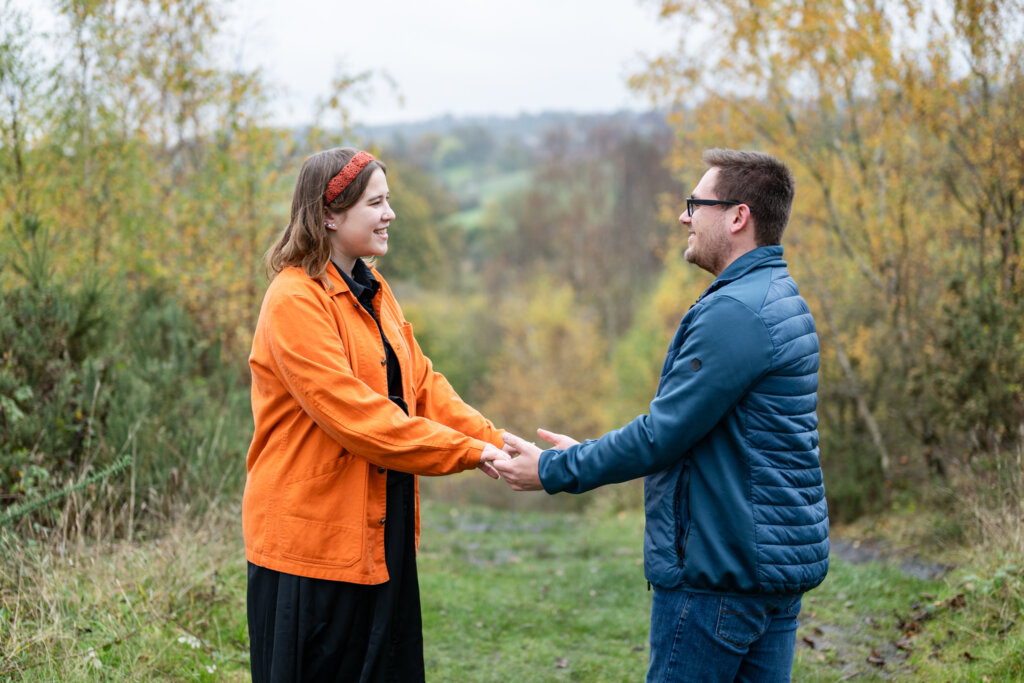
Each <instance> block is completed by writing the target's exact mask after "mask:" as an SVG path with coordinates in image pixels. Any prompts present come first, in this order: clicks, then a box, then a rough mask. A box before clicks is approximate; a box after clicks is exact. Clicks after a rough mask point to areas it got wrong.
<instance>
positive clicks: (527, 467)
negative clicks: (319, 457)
mask: <svg viewBox="0 0 1024 683" xmlns="http://www.w3.org/2000/svg"><path fill="white" fill-rule="evenodd" d="M537 435H538V436H540V438H542V439H544V440H545V441H547V442H548V443H551V444H554V446H555V448H560V449H565V448H568V447H569V446H572V445H573V444H576V443H579V442H578V441H576V440H575V439H573V438H571V437H568V436H566V435H565V434H556V433H555V432H549V431H548V430H546V429H538V430H537ZM504 439H505V447H504V448H503V449H502V450H503V451H504V452H505V453H507V454H511V455H514V456H515V457H514V458H511V459H506V460H500V461H498V460H495V461H494V469H495V470H497V471H498V473H499V474H500V475H501V476H502V478H503V479H504V480H505V481H506V482H508V485H509V486H510V487H512V490H513V491H539V490H541V489H542V488H543V487H542V486H541V483H540V472H539V471H538V465H539V463H540V454H541V452H542V449H541V448H540V447H538V446H536V445H535V444H532V443H530V442H529V441H526V440H525V439H521V438H520V437H518V436H515V435H514V434H508V433H506V434H505V436H504Z"/></svg>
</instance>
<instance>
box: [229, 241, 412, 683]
mask: <svg viewBox="0 0 1024 683" xmlns="http://www.w3.org/2000/svg"><path fill="white" fill-rule="evenodd" d="M335 267H336V268H337V266H335ZM337 270H338V272H339V273H340V274H341V276H342V277H343V278H344V279H345V282H346V283H347V284H348V286H349V288H350V289H351V290H352V293H353V294H354V295H355V297H356V298H357V299H358V300H359V303H360V304H362V306H363V308H364V309H365V310H366V311H368V312H369V314H370V315H371V316H372V317H373V319H374V321H375V322H376V323H377V329H378V330H379V331H380V335H381V340H382V341H383V343H384V351H385V357H386V358H387V374H388V394H389V398H390V399H391V400H392V401H394V402H395V403H396V404H398V405H399V406H401V407H402V409H403V410H405V411H406V412H407V413H408V408H407V407H406V403H405V399H404V396H403V391H402V371H401V368H400V367H399V365H398V358H397V357H396V356H395V352H394V349H392V348H391V344H390V343H389V342H388V340H387V338H386V337H385V336H384V332H383V330H382V329H381V327H380V321H379V320H377V315H376V313H375V312H374V309H373V298H374V296H375V295H376V293H377V291H378V290H379V289H380V283H379V282H377V280H376V279H375V278H374V277H373V273H372V272H371V271H370V269H369V268H368V267H367V266H366V264H365V263H363V261H362V260H360V259H356V262H355V266H354V267H353V269H352V277H351V278H350V277H348V276H347V275H346V274H345V273H344V271H342V270H341V269H340V268H337ZM415 506H416V502H415V483H414V477H413V475H411V474H407V473H405V472H396V471H394V470H388V472H387V501H386V512H385V519H386V520H387V521H386V523H385V526H384V561H385V563H386V565H387V568H388V576H389V580H388V581H387V583H383V584H379V585H376V586H364V585H360V584H354V583H346V582H342V581H328V580H325V579H311V578H308V577H304V576H294V575H292V574H285V573H283V572H278V571H274V570H272V569H267V568H265V567H259V566H257V565H255V564H253V563H251V562H250V563H249V572H248V597H247V602H248V619H249V653H250V661H251V668H252V679H253V681H254V683H271V682H272V683H278V682H284V681H339V682H340V681H360V682H366V683H371V682H372V683H384V682H387V683H391V682H394V683H406V682H411V683H415V682H416V681H423V680H425V673H424V666H423V625H422V618H421V616H420V591H419V579H418V577H417V574H416V547H415V545H416V508H415Z"/></svg>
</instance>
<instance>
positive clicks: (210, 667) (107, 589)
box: [0, 500, 1024, 683]
mask: <svg viewBox="0 0 1024 683" xmlns="http://www.w3.org/2000/svg"><path fill="white" fill-rule="evenodd" d="M422 529H423V530H422V536H421V544H420V555H419V570H420V586H421V593H422V609H423V620H424V638H425V641H426V663H427V674H428V680H430V681H441V682H448V681H457V682H462V681H468V682H472V681H503V682H505V681H513V682H515V683H526V682H528V681H563V680H568V681H642V680H643V677H644V673H645V671H646V668H647V658H648V644H647V635H648V617H649V611H650V601H651V594H650V592H648V590H647V583H646V581H645V579H644V576H643V566H642V565H643V558H642V538H643V513H642V512H641V511H639V510H637V511H631V512H628V513H618V514H612V513H601V514H597V513H590V514H587V513H558V512H533V511H526V512H523V511H507V510H496V509H492V508H487V507H482V506H471V505H462V504H451V503H445V502H440V501H437V500H435V501H425V502H424V505H423V524H422ZM0 540H3V545H4V547H3V548H2V550H3V551H4V553H3V554H2V556H0V557H2V564H0V681H21V680H25V681H53V680H63V681H88V680H106V681H138V680H167V681H178V680H198V681H223V680H231V681H245V680H248V651H247V647H248V646H247V636H246V622H245V560H244V555H243V549H242V543H241V533H240V528H239V524H238V521H237V516H236V515H234V514H232V513H226V514H225V515H224V516H223V517H222V519H221V521H219V522H210V523H207V524H205V525H203V526H202V527H201V528H196V527H195V525H192V526H190V525H189V524H188V523H179V524H176V525H172V526H170V527H168V528H167V529H166V530H165V532H164V533H163V534H162V535H161V536H160V538H158V539H155V540H150V541H144V542H138V543H135V544H131V545H128V544H117V545H114V546H105V547H103V548H97V547H93V548H88V547H86V548H80V549H78V550H77V551H76V552H75V553H74V554H71V555H65V556H63V557H56V556H54V555H53V554H44V553H40V552H38V550H32V546H31V545H30V544H25V543H24V542H20V543H19V542H13V541H12V540H11V539H10V538H7V539H0ZM990 564H991V566H992V568H991V569H989V570H984V571H983V570H979V569H972V570H968V569H966V568H961V569H957V570H954V571H952V572H951V573H949V574H947V575H946V576H945V577H943V578H941V579H922V578H916V577H914V576H912V575H911V574H908V573H907V572H905V571H903V570H902V569H901V568H900V566H899V563H898V562H895V561H894V562H886V561H879V560H875V561H869V562H865V563H860V562H858V563H853V562H847V561H843V560H842V559H838V558H833V563H832V569H831V571H830V573H829V576H828V578H827V579H826V581H825V583H824V584H822V585H821V586H820V587H818V588H817V589H815V590H814V591H812V592H811V593H809V594H808V595H807V596H806V597H805V599H804V606H803V611H802V613H801V627H800V630H799V632H798V636H797V638H798V641H797V654H796V661H795V665H794V680H796V681H840V680H851V679H855V680H858V681H861V680H919V681H993V682H994V681H999V682H1002V681H1020V680H1024V663H1022V662H1024V659H1022V658H1024V654H1022V653H1024V617H1022V615H1024V572H1022V571H1021V568H1020V565H1019V564H1016V565H1015V564H1000V563H998V562H994V563H990Z"/></svg>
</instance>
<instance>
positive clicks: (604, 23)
mask: <svg viewBox="0 0 1024 683" xmlns="http://www.w3.org/2000/svg"><path fill="white" fill-rule="evenodd" d="M230 8H231V11H232V12H233V13H234V14H235V18H234V20H233V21H232V22H231V23H230V24H229V26H228V32H229V34H231V35H234V36H236V38H235V40H236V41H238V42H236V43H235V48H236V49H237V52H236V54H238V55H240V59H241V63H242V65H243V66H246V67H249V68H255V67H257V66H258V67H261V68H262V69H263V70H264V73H265V74H266V80H267V81H268V82H269V83H270V84H271V85H272V86H274V87H275V88H277V89H278V90H277V93H278V94H277V96H276V97H275V100H274V102H275V106H274V118H275V120H276V121H278V122H281V123H301V122H306V121H308V120H309V118H310V116H311V112H312V111H313V109H314V102H315V101H316V99H317V98H320V97H323V96H324V95H325V93H326V92H327V91H328V88H329V84H330V82H331V80H332V77H333V76H334V75H335V74H337V73H340V72H345V73H358V72H362V71H366V70H373V71H385V72H387V73H388V74H390V76H391V77H392V78H393V79H394V81H395V82H396V85H397V88H398V92H399V93H400V94H401V96H402V97H403V98H404V105H399V103H398V102H397V96H396V94H394V93H393V92H392V91H391V89H390V87H389V86H387V85H386V84H384V83H383V82H380V83H379V84H378V85H377V86H376V88H375V89H374V93H373V96H372V99H371V100H370V102H369V103H368V104H367V105H365V106H364V105H353V106H352V107H351V109H352V111H353V114H354V119H355V122H356V123H364V124H370V125H373V124H384V123H395V122H399V121H403V122H404V121H416V120H421V119H425V118H430V117H434V116H440V115H444V114H452V115H454V116H467V115H485V114H499V115H510V116H513V115H516V114H519V113H521V112H525V113H536V112H540V111H544V110H571V111H581V112H598V111H613V110H616V109H621V108H630V109H647V108H648V103H647V102H646V101H645V100H644V98H643V97H641V96H640V95H638V94H634V93H632V92H631V91H630V90H629V89H628V87H627V86H626V79H627V78H628V76H629V75H630V74H632V73H634V72H636V71H638V70H640V69H641V68H642V66H643V63H644V62H643V56H647V57H652V56H654V55H656V54H658V53H661V52H663V51H665V50H667V49H669V48H670V47H671V46H673V45H675V44H676V42H677V40H678V33H677V31H678V29H677V28H676V27H674V26H671V25H669V24H666V23H660V24H659V22H658V20H657V7H656V3H655V2H653V1H652V0H518V1H515V2H512V1H509V0H494V1H489V0H476V1H472V0H463V1H460V0H363V1H362V2H351V1H350V0H288V1H281V0H235V2H233V3H232V4H231V5H230Z"/></svg>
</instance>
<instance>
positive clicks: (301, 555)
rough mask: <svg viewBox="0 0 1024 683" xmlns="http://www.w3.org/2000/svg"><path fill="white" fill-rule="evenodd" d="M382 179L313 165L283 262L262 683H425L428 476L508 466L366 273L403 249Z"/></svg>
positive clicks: (268, 302)
mask: <svg viewBox="0 0 1024 683" xmlns="http://www.w3.org/2000/svg"><path fill="white" fill-rule="evenodd" d="M385 170H386V169H385V167H384V164H382V163H381V162H379V161H377V160H375V159H374V158H373V156H371V155H370V154H369V153H367V152H360V151H356V150H354V149H349V148H344V149H331V150H327V151H324V152H320V153H318V154H314V155H313V156H312V157H310V158H309V159H307V160H306V161H305V163H304V164H303V165H302V169H301V170H300V171H299V177H298V180H297V182H296V184H295V191H294V194H293V197H292V208H291V220H290V222H289V224H288V227H287V228H286V229H285V231H284V233H283V234H282V236H281V238H280V239H279V240H278V242H277V243H276V244H275V245H274V247H273V248H272V249H271V250H270V251H269V252H268V270H269V272H270V273H271V277H272V281H271V283H270V287H269V288H268V290H267V293H266V296H265V298H264V300H263V306H262V308H261V310H260V316H259V321H258V322H257V324H256V331H255V334H254V338H253V345H252V354H251V356H250V358H249V365H250V368H251V370H252V408H253V416H254V419H255V435H254V436H253V441H252V446H251V447H250V449H249V455H248V459H247V464H246V467H247V473H248V474H247V477H246V484H245V494H244V497H243V503H242V527H243V533H244V536H245V549H246V556H247V558H248V561H249V576H248V579H249V586H248V618H249V638H250V650H251V665H252V674H253V680H254V681H256V682H257V683H259V682H260V681H302V680H315V681H331V680H338V681H356V680H359V681H385V680H394V681H417V680H420V681H422V680H423V678H424V671H423V638H422V628H421V621H420V602H419V587H418V582H417V577H416V558H415V546H416V543H417V541H418V537H419V516H418V511H417V507H416V502H417V497H418V495H417V487H416V478H415V476H414V475H417V474H426V475H441V474H451V473H454V472H460V471H462V470H466V469H470V468H473V467H479V468H481V469H482V470H484V472H485V473H487V474H489V475H490V476H492V477H495V478H496V477H497V474H496V473H495V472H494V470H493V468H492V467H491V466H490V465H489V464H488V463H489V462H491V461H493V460H494V459H503V458H506V457H508V456H506V455H505V454H504V453H502V452H501V451H500V450H499V447H500V446H501V444H502V439H501V437H502V432H501V431H499V430H497V429H495V427H494V425H492V424H491V423H490V422H489V421H487V420H486V419H484V417H483V416H481V415H480V414H479V413H478V412H477V411H475V410H474V409H472V408H470V407H469V406H467V405H466V404H465V403H463V402H462V400H461V399H459V397H458V396H457V395H456V393H455V391H454V390H453V389H452V388H451V386H450V385H449V384H448V382H447V381H446V380H445V378H444V377H443V376H442V375H440V374H438V373H436V372H434V371H433V369H432V367H431V364H430V360H429V359H428V358H427V357H426V356H424V355H423V353H422V351H420V347H419V345H418V344H417V343H416V339H415V338H414V337H413V334H412V327H411V325H409V323H408V322H406V321H405V318H404V317H403V316H402V310H401V309H400V308H399V306H398V302H397V301H396V300H395V297H394V295H393V294H392V293H391V289H390V288H389V287H388V285H387V283H386V282H384V280H383V279H382V278H381V277H380V275H379V274H378V273H377V272H376V270H375V269H374V268H373V267H372V266H371V265H367V262H366V261H364V260H363V259H364V258H366V257H375V256H382V255H384V254H385V253H386V252H387V250H388V228H389V226H390V224H391V222H392V221H393V220H395V213H394V212H393V211H392V210H391V206H390V205H389V203H388V202H389V199H390V195H389V193H388V184H387V177H386V175H385ZM496 446H497V447H496Z"/></svg>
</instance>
